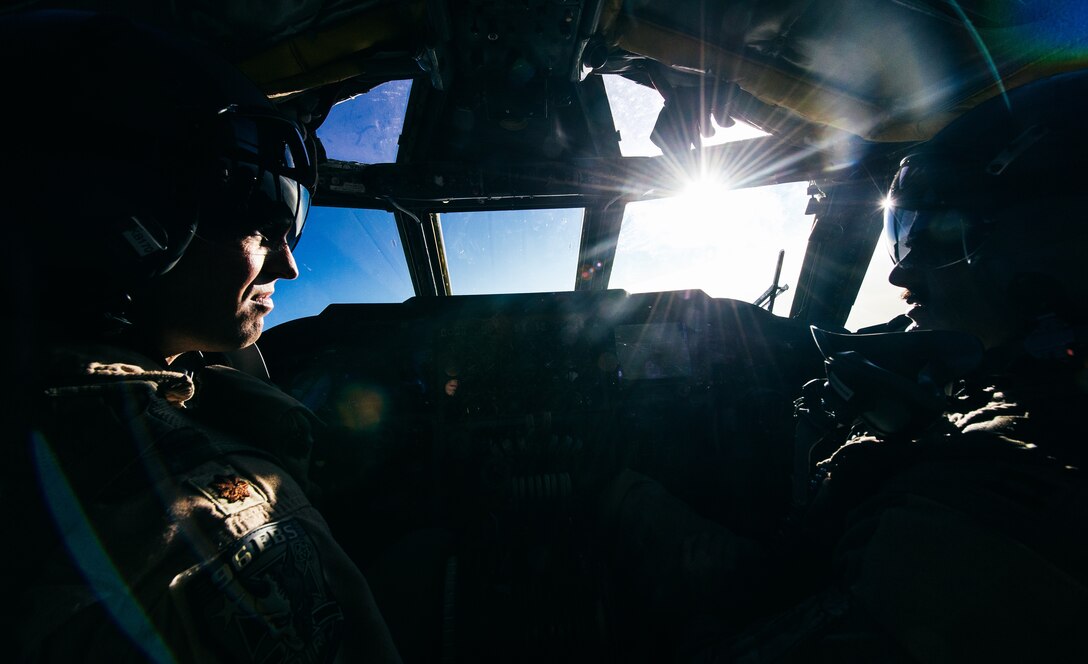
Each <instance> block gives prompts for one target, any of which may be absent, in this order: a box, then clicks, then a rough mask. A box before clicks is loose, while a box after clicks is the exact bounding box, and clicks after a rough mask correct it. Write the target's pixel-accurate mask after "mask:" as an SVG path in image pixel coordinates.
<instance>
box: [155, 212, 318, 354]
mask: <svg viewBox="0 0 1088 664" xmlns="http://www.w3.org/2000/svg"><path fill="white" fill-rule="evenodd" d="M297 276H298V267H297V266H296V265H295V260H294V257H293V256H292V255H291V250H290V249H289V248H287V246H286V244H285V243H284V242H283V241H282V238H279V239H277V240H275V241H272V242H270V241H269V240H268V239H267V238H264V237H263V236H261V235H259V234H256V233H255V234H253V235H251V236H247V237H244V238H240V239H238V240H236V241H224V242H210V241H207V240H203V239H201V238H199V237H198V238H195V239H194V240H193V242H192V243H191V244H190V245H189V249H188V250H187V251H186V252H185V255H184V256H183V257H182V259H181V260H180V261H179V262H178V264H177V265H176V266H174V268H173V269H172V270H170V272H168V273H167V274H166V275H164V276H163V277H162V278H160V279H159V280H158V281H157V282H156V283H155V284H154V285H153V287H152V289H151V290H150V292H148V293H145V294H144V295H143V297H142V298H141V300H142V304H143V308H144V310H145V311H146V312H147V314H148V316H147V318H146V319H145V320H144V321H142V323H143V324H145V325H148V326H150V328H151V329H150V332H149V335H150V336H151V338H152V340H153V343H156V344H157V345H158V347H159V349H160V350H161V351H162V352H163V355H164V357H167V358H171V357H173V356H175V355H177V354H179V353H183V352H187V351H194V350H199V351H226V350H235V349H238V348H243V347H245V346H248V345H250V344H252V343H253V342H254V341H256V340H257V337H259V336H260V334H261V331H262V329H263V327H264V317H265V316H266V315H267V314H268V313H269V312H270V311H272V307H273V303H272V293H273V291H274V290H275V283H276V281H277V280H278V279H294V278H295V277H297Z"/></svg>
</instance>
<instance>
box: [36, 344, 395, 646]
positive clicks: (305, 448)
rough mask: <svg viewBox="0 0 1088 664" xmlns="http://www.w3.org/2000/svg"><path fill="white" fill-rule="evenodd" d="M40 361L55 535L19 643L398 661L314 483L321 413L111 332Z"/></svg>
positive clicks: (44, 490) (48, 522) (39, 473)
mask: <svg viewBox="0 0 1088 664" xmlns="http://www.w3.org/2000/svg"><path fill="white" fill-rule="evenodd" d="M41 368H42V372H41V373H42V375H43V376H44V377H45V380H44V381H43V382H44V383H45V385H44V386H43V387H42V389H41V391H40V395H41V396H40V399H39V403H38V404H37V410H36V412H35V423H36V426H35V429H34V431H33V434H32V436H31V441H30V462H31V466H32V468H31V473H30V474H31V475H32V476H33V478H32V479H33V480H34V482H35V483H36V484H37V485H38V486H39V487H40V490H41V495H42V501H41V507H42V516H41V521H43V522H44V523H43V524H42V526H43V527H42V531H41V532H42V533H43V534H42V535H41V537H40V539H41V540H42V541H50V542H53V543H54V546H44V547H40V548H41V550H42V551H43V552H44V555H42V556H41V557H40V558H39V559H38V560H36V561H32V562H31V563H30V564H29V565H28V566H29V567H30V568H31V569H32V570H33V571H32V576H33V580H31V581H28V584H27V585H29V588H28V589H27V590H26V593H25V595H24V596H25V598H26V599H25V601H24V602H23V603H22V605H23V607H24V611H25V614H26V616H27V618H26V621H25V624H24V625H23V628H22V630H21V632H22V633H21V638H22V640H23V644H24V647H23V657H24V658H26V659H29V660H45V661H73V660H76V661H79V660H84V659H90V660H100V659H106V660H109V661H228V660H229V661H232V662H251V661H252V662H327V661H334V660H342V661H357V660H361V659H366V660H367V661H397V660H398V657H397V655H396V651H395V649H394V647H393V645H392V642H391V639H390V637H389V633H388V630H387V628H386V626H385V623H384V621H383V620H382V617H381V615H380V613H379V612H378V609H377V607H376V606H375V604H374V600H373V597H372V595H371V593H370V589H369V587H368V585H367V583H366V580H365V579H364V578H363V576H362V574H361V573H360V572H359V570H358V568H357V567H356V566H355V565H354V563H353V562H352V561H351V560H350V559H349V558H348V557H347V556H346V554H345V553H344V551H343V550H342V549H341V548H340V546H339V545H338V544H337V543H336V541H335V540H334V539H333V537H332V534H331V533H330V532H329V529H328V526H327V524H326V523H325V521H324V519H323V518H322V517H321V515H320V514H319V513H318V512H317V510H316V509H315V508H314V507H313V506H312V505H311V504H310V502H309V500H308V498H307V496H306V494H305V493H304V491H303V485H304V484H305V474H304V473H305V466H306V462H307V459H308V454H309V447H310V442H311V427H313V426H314V425H315V424H316V420H315V419H314V418H313V416H312V414H310V413H309V411H308V410H307V409H305V408H304V407H303V406H302V405H301V404H299V403H298V402H296V401H294V400H293V399H291V398H290V397H289V396H287V395H286V394H284V393H282V392H280V391H279V390H277V389H275V388H274V387H272V386H270V385H268V384H266V383H264V382H263V381H260V380H258V379H256V378H253V377H250V376H248V375H245V374H241V373H239V372H237V371H234V370H232V369H229V368H226V367H207V368H205V369H202V370H200V371H198V372H196V373H195V375H194V374H188V373H184V372H178V371H170V370H166V369H163V368H161V367H158V366H156V365H155V364H154V363H153V362H151V361H150V360H148V359H147V358H144V357H141V356H140V355H138V354H135V353H132V352H130V351H128V350H125V349H121V348H116V347H109V346H99V347H84V348H63V349H54V350H53V351H52V352H51V353H50V354H49V355H48V356H47V357H46V358H45V359H44V360H43V363H42V367H41ZM50 526H52V527H50ZM50 531H52V533H50ZM50 534H52V539H51V538H50V537H49V535H50ZM58 535H59V536H58ZM28 573H30V570H28Z"/></svg>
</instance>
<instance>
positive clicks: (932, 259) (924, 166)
mask: <svg viewBox="0 0 1088 664" xmlns="http://www.w3.org/2000/svg"><path fill="white" fill-rule="evenodd" d="M1086 112H1088V72H1076V73H1067V74H1062V75H1058V76H1055V77H1051V78H1049V79H1045V80H1042V81H1039V82H1035V83H1032V84H1029V85H1026V86H1023V87H1020V88H1017V89H1014V90H1012V91H1010V92H1009V93H1008V94H1007V95H1005V96H1001V97H997V98H994V99H992V100H990V101H988V102H986V103H983V104H981V105H979V106H978V107H976V108H975V109H973V110H971V111H969V112H967V113H966V114H965V115H964V116H962V117H961V118H960V119H958V120H956V121H954V122H953V123H951V124H950V125H949V126H948V127H946V128H945V129H944V130H942V131H941V132H940V133H939V134H938V135H937V136H935V137H934V138H933V139H931V140H930V141H929V142H928V143H926V144H923V145H922V146H920V147H919V148H918V149H917V150H916V151H914V152H913V153H912V154H910V155H909V156H907V157H906V158H905V159H904V160H903V161H902V163H901V165H900V167H899V169H898V171H897V173H896V175H895V177H894V179H893V182H892V185H891V189H890V192H889V195H888V198H887V200H886V210H885V226H886V232H887V239H888V241H889V245H890V248H891V252H892V255H893V258H894V260H895V267H894V269H893V270H892V272H891V275H890V277H889V278H890V281H891V282H892V283H893V284H896V285H899V286H902V287H904V288H906V289H907V291H908V292H907V295H906V300H907V302H908V303H909V304H910V305H911V307H912V308H911V309H910V312H909V316H910V318H911V319H912V320H913V322H914V325H913V328H914V330H913V331H908V332H905V333H897V334H890V335H881V337H880V338H875V339H874V338H868V339H862V338H860V337H854V338H853V339H841V338H840V339H838V340H837V343H838V344H839V346H840V350H843V349H846V350H850V353H849V354H846V355H837V356H836V355H835V354H834V353H828V352H827V351H826V349H825V348H824V347H821V350H824V351H825V354H827V355H828V357H829V371H830V370H831V368H833V367H835V366H836V364H835V363H834V362H835V361H836V360H844V359H850V358H856V357H857V353H859V352H861V353H863V352H874V353H875V355H874V357H875V356H878V355H880V354H881V353H878V352H876V351H874V350H873V349H877V350H879V349H880V348H884V352H883V355H884V357H885V358H886V357H888V356H893V355H896V351H897V349H900V348H913V349H914V351H912V352H916V351H917V348H919V347H920V346H921V345H923V344H919V343H917V342H918V341H919V340H922V339H927V340H928V339H932V338H934V337H932V336H930V333H927V332H924V331H925V330H931V331H938V334H941V335H944V336H940V337H939V338H940V339H942V340H943V341H941V342H940V343H937V342H933V343H932V344H930V345H931V346H932V348H931V350H930V352H931V353H932V357H931V358H928V359H930V360H932V361H930V362H929V363H928V364H924V365H923V366H926V367H928V366H931V365H933V364H934V362H936V361H937V360H938V359H940V358H939V357H938V356H939V355H940V352H941V350H942V344H945V343H946V342H947V343H951V341H955V343H952V344H951V345H952V347H963V348H976V349H978V351H977V358H978V360H977V361H974V360H972V361H969V362H968V361H966V360H964V358H963V357H959V358H958V360H963V361H961V362H959V364H961V365H964V364H966V365H972V366H968V367H964V366H961V367H960V371H961V374H962V375H955V374H954V372H953V373H946V374H943V375H944V379H946V380H943V381H939V382H940V383H941V384H940V385H938V386H936V387H939V388H940V389H939V394H938V395H937V396H938V398H939V403H940V404H941V407H940V408H938V409H936V410H935V411H934V412H933V413H932V416H926V417H922V418H921V419H920V418H919V417H918V414H917V413H912V412H911V409H912V408H914V407H915V406H916V405H917V404H922V403H923V402H924V399H919V400H918V401H917V403H915V402H912V401H911V400H910V399H909V398H908V397H909V396H910V395H914V394H916V393H917V394H922V393H924V392H925V391H926V390H930V392H928V393H929V394H932V388H934V387H935V386H934V385H933V384H932V381H931V382H930V383H928V384H925V385H922V384H920V383H919V382H916V381H918V379H919V377H921V376H922V375H923V374H925V376H926V378H927V380H928V379H932V377H933V376H932V375H931V374H926V371H928V369H926V370H923V371H918V372H915V373H914V374H913V375H911V374H909V373H908V374H906V375H901V376H898V377H896V375H895V374H894V372H892V371H891V370H889V369H887V367H883V366H881V365H880V364H879V362H878V361H876V360H874V361H873V362H869V361H865V362H861V363H858V364H857V366H864V367H868V369H867V371H869V373H870V374H871V376H869V377H876V378H880V380H875V379H874V380H870V381H868V382H866V380H868V378H866V374H865V373H864V372H861V373H860V374H857V375H861V376H862V378H857V375H855V376H854V378H855V379H856V380H858V381H859V382H858V383H855V384H853V385H850V384H848V383H844V382H843V381H840V383H839V385H838V388H839V389H835V386H829V389H832V390H834V394H837V395H838V396H839V402H838V403H840V404H841V403H844V399H845V398H846V397H844V396H843V395H853V394H858V393H860V392H862V391H863V389H862V388H864V390H869V391H872V390H874V389H876V387H874V386H880V385H884V386H890V387H889V389H892V388H894V390H892V391H890V392H889V393H888V394H889V398H888V399H886V400H884V401H883V402H881V401H880V400H879V399H876V400H870V401H869V403H883V404H885V406H886V407H885V406H882V408H884V411H885V412H883V413H881V412H879V411H880V410H881V409H880V408H875V407H874V410H873V411H865V412H862V411H858V412H857V413H855V414H856V415H859V417H858V418H857V420H856V425H855V428H854V431H853V435H852V436H851V437H850V439H849V440H848V441H847V442H846V444H845V445H843V446H841V447H840V448H839V449H838V450H837V451H836V452H835V453H834V454H833V455H832V456H831V457H830V458H829V459H827V460H825V461H823V462H821V463H820V464H818V467H817V468H818V470H817V473H816V478H815V481H814V482H813V483H812V484H811V486H813V487H815V488H814V489H813V491H812V496H811V499H810V500H808V501H807V503H806V505H805V506H804V507H803V508H801V509H799V510H798V513H797V514H795V515H793V516H792V517H791V518H790V519H788V520H787V522H786V523H787V524H788V527H787V529H786V530H787V531H788V532H789V533H790V534H789V535H788V536H784V537H783V538H782V539H781V540H776V541H773V542H767V541H754V540H752V539H749V538H746V537H743V536H740V535H738V534H736V533H734V532H733V531H731V530H730V529H728V528H726V527H723V526H721V525H718V524H713V523H710V522H708V521H706V520H704V519H701V518H699V517H698V516H696V515H694V514H693V513H691V511H690V510H689V509H687V508H686V507H684V506H682V505H680V504H679V502H678V501H676V500H675V499H674V498H671V497H670V496H668V495H667V494H665V493H664V492H663V490H662V489H661V488H660V487H659V486H658V485H656V484H655V483H654V482H652V481H650V480H648V479H647V478H642V477H638V476H634V475H632V474H627V476H626V477H622V478H620V480H618V481H617V482H614V483H613V485H612V486H611V492H610V493H609V494H606V497H605V505H606V507H605V510H604V513H605V514H606V515H607V518H606V521H605V523H606V524H608V525H610V526H611V527H612V528H614V529H615V530H614V532H615V533H617V534H616V546H615V557H616V559H617V568H618V569H620V570H621V572H623V573H637V572H639V571H642V572H644V573H645V574H647V576H648V577H649V578H650V581H649V583H648V584H644V585H643V586H638V582H637V581H636V582H635V584H633V585H635V586H636V587H649V588H651V589H654V591H653V593H646V592H644V593H643V595H644V599H649V600H661V599H662V598H664V601H665V602H670V601H671V602H673V603H672V604H671V605H670V608H669V610H668V611H664V612H661V613H663V615H665V616H666V618H671V619H672V621H673V623H672V624H673V632H672V633H671V634H670V635H669V638H671V639H672V642H671V644H670V647H676V648H678V649H679V652H680V654H681V659H687V660H695V661H735V660H744V661H848V662H854V661H867V662H868V661H896V662H899V661H942V662H954V661H1028V660H1034V661H1080V660H1083V659H1084V658H1085V656H1086V655H1088V641H1086V640H1085V638H1084V636H1083V631H1082V629H1081V627H1082V625H1083V622H1084V619H1085V617H1086V616H1088V567H1086V566H1085V565H1084V561H1085V560H1088V481H1086V477H1085V468H1086V461H1088V450H1086V449H1085V447H1084V441H1085V440H1088V424H1086V422H1085V420H1084V413H1085V412H1086V407H1088V356H1086V353H1088V345H1086V342H1088V299H1086V298H1085V297H1084V296H1083V294H1082V293H1081V292H1080V290H1081V289H1082V288H1083V284H1084V283H1086V280H1088V262H1086V261H1085V260H1084V256H1083V247H1084V246H1085V242H1086V241H1088V225H1086V224H1085V223H1084V219H1083V216H1084V208H1085V205H1086V204H1088V200H1086V194H1085V191H1084V188H1083V182H1084V179H1085V177H1086V176H1088V170H1086V165H1085V164H1086V162H1085V161H1084V158H1083V155H1084V154H1086V153H1088V130H1086V129H1085V126H1084V124H1083V118H1084V116H1085V113H1086ZM956 333H959V334H956ZM960 335H969V336H962V337H961V336H960ZM819 336H820V335H818V338H819ZM822 338H823V341H824V342H828V341H829V339H830V336H829V335H823V337H822ZM964 339H970V340H971V343H970V344H966V345H964V344H962V343H960V342H961V341H963V340H964ZM976 340H977V341H976ZM926 343H929V342H928V341H927V342H926ZM865 349H868V350H865ZM888 349H891V352H888ZM900 355H902V354H901V353H900ZM900 359H901V357H900ZM942 362H943V360H942ZM894 363H895V362H891V364H894ZM944 364H945V365H947V366H952V365H955V364H957V362H952V361H949V362H944ZM915 366H916V367H917V366H918V365H915ZM844 376H846V374H845V373H844V374H843V375H842V376H839V378H843V377H844ZM844 380H845V379H844ZM896 381H898V382H896ZM922 382H925V381H922ZM825 387H828V386H827V385H826V384H825ZM869 396H871V395H869ZM829 399H830V397H829ZM829 403H830V401H829ZM922 410H924V409H922ZM942 410H943V412H941V411H942ZM889 412H894V413H896V414H898V415H903V416H902V417H890V416H888V413H889ZM922 415H925V413H922ZM908 424H909V425H908ZM662 570H666V571H664V572H662ZM655 574H656V575H657V578H655V577H654V575H655ZM654 593H656V595H655V594H654ZM696 600H698V601H699V602H702V604H701V605H699V606H695V604H694V602H695V601H696ZM678 602H687V603H688V604H687V606H681V605H679V604H678ZM648 606H649V604H648ZM660 606H661V605H660V604H659V605H658V607H660ZM685 609H686V610H687V611H686V612H685ZM659 612H660V611H659ZM699 612H701V613H704V614H714V615H717V616H719V617H722V616H727V618H725V619H722V620H719V621H717V622H716V623H713V625H714V626H713V627H712V628H709V629H703V628H699V629H694V628H693V627H692V626H693V625H704V626H705V625H706V624H707V623H706V622H705V621H700V620H697V619H696V618H695V617H694V615H693V614H695V613H699ZM723 625H727V626H726V627H723ZM740 625H745V626H744V627H740ZM673 654H675V652H674V653H673Z"/></svg>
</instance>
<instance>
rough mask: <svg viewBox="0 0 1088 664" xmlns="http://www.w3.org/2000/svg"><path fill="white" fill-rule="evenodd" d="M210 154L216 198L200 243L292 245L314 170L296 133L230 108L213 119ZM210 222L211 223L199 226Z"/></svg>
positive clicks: (273, 118) (260, 113)
mask: <svg viewBox="0 0 1088 664" xmlns="http://www.w3.org/2000/svg"><path fill="white" fill-rule="evenodd" d="M216 120H217V123H216V134H217V136H216V138H217V141H216V143H215V146H216V147H215V149H216V151H217V153H218V160H219V162H220V164H221V165H222V166H223V172H222V173H221V177H222V180H221V182H220V185H219V186H218V187H217V190H218V191H217V195H213V196H212V197H211V198H212V200H210V201H208V203H209V204H208V205H207V206H206V207H205V210H204V213H203V214H202V223H201V228H200V232H201V235H202V236H204V237H208V238H212V237H231V236H233V237H237V236H239V235H244V234H247V233H250V232H254V231H257V232H260V233H261V234H262V235H264V236H266V237H267V238H269V239H270V240H273V241H276V242H278V241H279V240H280V239H281V238H282V239H283V240H284V241H285V242H286V243H287V246H288V247H289V248H291V249H294V248H295V245H297V244H298V240H299V238H300V237H301V236H302V229H303V226H304V225H305V223H306V216H307V214H308V213H309V210H310V196H311V192H312V189H313V188H314V186H315V185H316V183H317V175H316V168H315V165H314V163H313V160H312V159H311V157H310V154H309V151H308V150H307V149H306V143H305V141H304V140H303V138H302V134H301V132H299V130H298V128H297V127H296V126H295V125H294V124H293V123H292V122H290V121H288V120H287V119H285V118H283V117H281V116H278V115H276V114H274V113H271V112H269V111H267V110H264V109H256V110H246V109H241V108H239V107H236V106H230V107H228V108H226V109H223V110H222V111H220V112H219V113H218V115H217V118H216ZM207 219H210V220H211V223H210V224H207V223H203V222H204V220H207Z"/></svg>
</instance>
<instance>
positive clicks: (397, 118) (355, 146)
mask: <svg viewBox="0 0 1088 664" xmlns="http://www.w3.org/2000/svg"><path fill="white" fill-rule="evenodd" d="M411 92H412V81H410V80H405V81H389V82H387V83H382V84H381V85H378V86H376V87H374V88H372V89H371V90H370V91H368V92H366V93H364V94H361V95H357V96H355V97H352V98H350V99H346V100H344V101H342V102H340V103H338V104H336V105H335V106H333V107H332V110H330V111H329V116H328V117H327V118H325V121H324V122H322V123H321V127H319V128H318V130H317V137H318V138H320V139H321V145H323V146H324V147H325V153H326V154H327V155H328V157H329V159H336V160H339V161H354V162H358V163H360V164H392V163H394V162H396V161H397V146H398V141H399V140H400V132H401V130H402V129H403V128H404V114H405V112H407V110H408V95H409V94H410V93H411Z"/></svg>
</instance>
